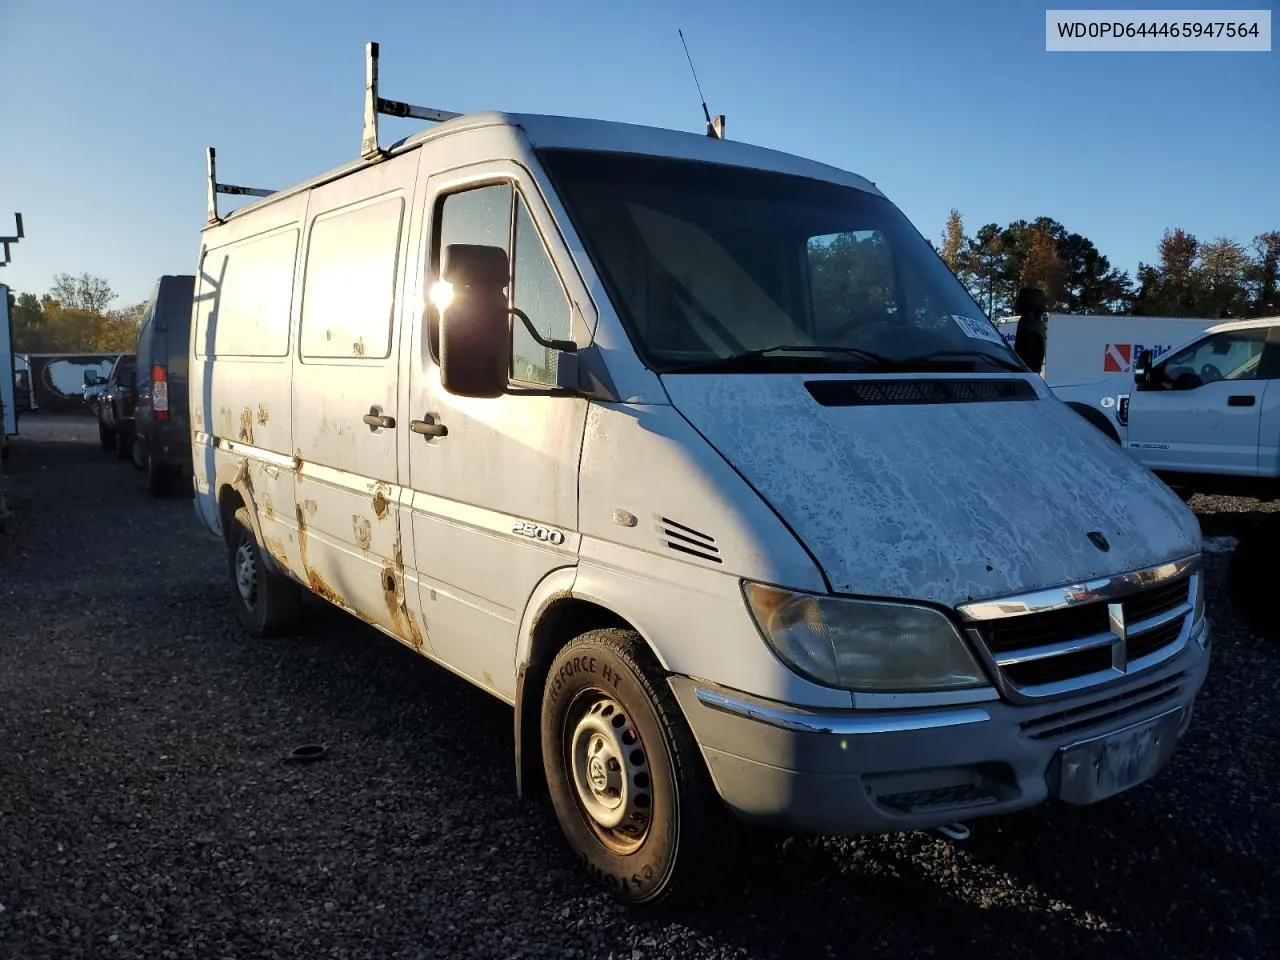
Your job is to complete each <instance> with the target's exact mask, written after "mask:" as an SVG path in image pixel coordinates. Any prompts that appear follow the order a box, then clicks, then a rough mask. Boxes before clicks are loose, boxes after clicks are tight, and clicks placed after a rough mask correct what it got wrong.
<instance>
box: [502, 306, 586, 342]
mask: <svg viewBox="0 0 1280 960" xmlns="http://www.w3.org/2000/svg"><path fill="white" fill-rule="evenodd" d="M507 313H510V314H512V315H513V316H515V317H519V318H520V322H521V323H523V324H524V328H525V330H527V331H528V332H529V336H530V337H532V338H533V342H534V343H536V344H537V345H538V346H540V347H546V348H547V349H548V350H556V351H558V352H560V353H577V352H578V345H577V344H576V343H574V342H573V341H572V340H548V339H547V338H546V337H544V336H543V335H542V334H540V333H539V332H538V330H537V328H536V327H535V326H534V325H533V321H532V320H530V319H529V315H528V314H527V313H525V312H524V311H523V310H521V309H520V308H519V307H508V308H507Z"/></svg>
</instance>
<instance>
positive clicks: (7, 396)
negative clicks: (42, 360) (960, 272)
mask: <svg viewBox="0 0 1280 960" xmlns="http://www.w3.org/2000/svg"><path fill="white" fill-rule="evenodd" d="M16 375H17V364H16V363H15V362H14V356H13V318H12V317H10V316H9V288H8V286H6V285H5V284H3V283H0V410H3V411H4V423H3V426H2V427H0V433H3V435H4V436H3V437H0V448H3V447H4V442H3V441H4V438H5V437H12V436H14V435H16V434H17V432H18V404H17V398H16V396H15V391H14V377H15V376H16Z"/></svg>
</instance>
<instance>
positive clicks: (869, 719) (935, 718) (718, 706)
mask: <svg viewBox="0 0 1280 960" xmlns="http://www.w3.org/2000/svg"><path fill="white" fill-rule="evenodd" d="M694 693H695V696H697V698H698V702H699V703H701V704H702V705H703V706H705V707H709V708H710V709H712V710H719V711H720V712H721V713H728V714H732V715H733V716H737V717H742V718H744V719H747V720H755V721H757V722H759V723H765V724H768V725H769V726H772V727H779V728H780V729H783V730H791V731H794V732H798V733H833V734H837V735H841V736H858V735H861V734H873V733H906V732H909V731H912V730H936V729H938V728H940V727H959V726H964V725H967V724H972V723H983V722H985V721H987V720H990V719H991V714H989V713H987V711H986V710H982V709H980V708H978V707H963V708H961V709H958V710H932V711H927V712H919V713H905V712H902V711H897V712H895V713H893V714H869V715H859V714H855V713H852V712H850V713H844V712H841V713H813V712H809V711H805V710H801V709H799V708H789V707H783V706H770V705H766V704H763V703H752V702H750V701H747V700H742V699H738V698H737V697H729V696H725V695H724V694H722V693H717V692H715V691H713V690H707V689H706V688H704V687H698V688H697V689H696V690H695V691H694Z"/></svg>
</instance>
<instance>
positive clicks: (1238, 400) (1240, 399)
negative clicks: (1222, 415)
mask: <svg viewBox="0 0 1280 960" xmlns="http://www.w3.org/2000/svg"><path fill="white" fill-rule="evenodd" d="M1257 402H1258V398H1257V397H1255V396H1253V395H1252V394H1247V393H1246V394H1237V395H1236V396H1234V397H1227V406H1228V407H1252V406H1253V405H1254V404H1255V403H1257Z"/></svg>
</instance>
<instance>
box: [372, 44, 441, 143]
mask: <svg viewBox="0 0 1280 960" xmlns="http://www.w3.org/2000/svg"><path fill="white" fill-rule="evenodd" d="M379 115H385V116H389V117H412V118H413V119H415V120H429V121H431V122H433V123H444V122H445V121H446V120H453V119H455V118H457V117H460V116H462V114H460V113H454V112H453V111H451V110H438V109H436V108H435V107H420V106H418V105H417V104H413V103H406V102H405V101H404V100H390V99H388V98H386V97H383V96H380V95H379V93H378V44H377V43H376V42H370V43H366V44H365V45H364V135H363V137H362V138H361V141H360V156H362V157H363V158H364V159H366V160H374V159H377V158H380V157H382V156H383V152H382V147H380V146H379V145H378V116H379Z"/></svg>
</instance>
